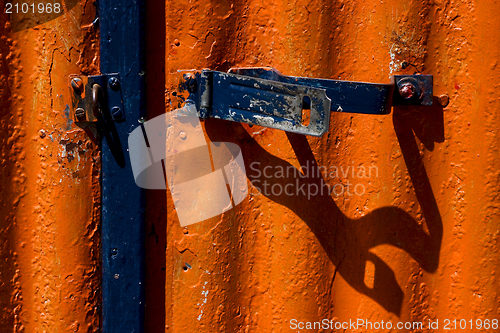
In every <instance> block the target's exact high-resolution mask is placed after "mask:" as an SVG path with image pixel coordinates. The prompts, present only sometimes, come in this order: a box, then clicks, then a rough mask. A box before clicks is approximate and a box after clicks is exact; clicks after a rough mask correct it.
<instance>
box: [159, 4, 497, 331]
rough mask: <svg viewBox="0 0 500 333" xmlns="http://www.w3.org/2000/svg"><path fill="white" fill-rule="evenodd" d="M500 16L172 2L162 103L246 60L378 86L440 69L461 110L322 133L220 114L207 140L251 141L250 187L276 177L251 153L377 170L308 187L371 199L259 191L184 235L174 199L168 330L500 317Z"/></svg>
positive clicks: (443, 9)
mask: <svg viewBox="0 0 500 333" xmlns="http://www.w3.org/2000/svg"><path fill="white" fill-rule="evenodd" d="M499 11H500V4H498V3H493V2H477V1H456V0H450V1H433V2H425V1H405V2H401V1H395V0H392V1H385V2H381V1H371V0H369V1H354V0H343V1H335V2H329V1H302V0H299V1H290V2H286V1H275V0H269V1H260V0H256V1H235V2H234V3H226V2H213V1H196V2H189V3H188V4H187V3H186V2H184V1H180V0H173V1H167V2H166V51H165V52H166V66H167V67H166V74H165V80H166V89H167V97H166V102H167V110H170V109H171V108H172V107H171V106H170V105H169V103H170V98H171V95H170V93H172V91H174V90H175V79H174V78H175V77H176V75H175V73H176V71H177V70H179V69H191V68H197V69H201V68H209V69H213V70H221V71H226V70H227V69H229V68H230V67H236V66H271V67H275V68H277V69H278V70H279V71H280V72H281V73H283V74H285V75H297V76H309V77H322V78H332V79H344V80H356V81H368V82H370V81H371V82H384V81H385V82H389V78H390V76H391V75H392V74H396V73H406V74H412V73H414V72H420V73H424V74H433V75H434V85H435V86H434V91H435V94H436V95H437V96H439V95H441V94H447V95H448V96H449V105H448V106H447V107H446V108H444V109H443V108H441V107H439V104H438V103H437V100H435V105H436V106H434V107H432V108H426V109H425V108H421V109H409V108H408V109H405V108H397V109H394V110H393V114H392V115H390V116H367V115H349V114H333V115H332V117H331V119H330V132H329V133H327V134H326V135H325V136H323V137H322V138H311V137H304V136H300V135H290V134H286V133H284V132H281V131H278V130H269V129H265V128H260V127H256V126H254V127H252V128H250V127H248V126H247V125H239V124H235V123H230V122H225V121H220V120H207V121H206V122H205V130H206V135H207V138H209V139H210V140H212V141H229V142H234V143H237V144H238V145H239V146H240V147H241V149H242V151H243V157H244V159H245V162H246V166H247V173H248V176H249V180H252V179H254V180H255V179H257V180H261V181H263V180H264V177H263V176H261V177H258V171H253V170H252V169H250V164H251V163H252V162H259V163H261V165H260V167H258V168H256V169H259V171H262V169H263V167H264V166H270V167H271V168H272V169H270V170H275V169H276V168H277V167H283V168H286V167H290V166H294V167H296V168H300V166H306V165H309V168H310V170H311V169H312V168H313V167H311V166H337V167H339V168H341V167H343V168H344V171H345V170H346V169H347V167H351V168H356V170H357V168H358V167H360V166H364V167H366V168H368V167H370V166H374V167H376V169H374V170H377V174H373V175H372V176H371V177H358V175H357V174H354V175H353V174H352V173H350V172H346V173H345V174H340V175H333V176H326V177H325V176H322V177H317V175H314V174H313V175H311V174H309V175H308V176H306V177H304V178H302V179H300V182H301V184H306V186H307V185H311V186H312V185H314V184H316V185H320V184H322V183H323V182H324V183H327V184H330V185H331V186H333V185H335V184H337V183H342V184H347V182H348V181H349V182H350V183H351V184H353V186H354V184H361V185H360V186H363V188H364V189H365V191H364V193H363V194H362V195H348V194H346V193H344V194H340V195H316V196H314V197H312V198H307V197H306V196H304V195H302V194H300V195H293V196H286V195H274V194H273V193H270V194H268V195H265V194H263V193H262V194H260V193H258V191H256V189H255V188H252V191H251V192H252V193H253V194H251V195H249V196H248V197H247V199H246V200H245V201H244V202H243V203H241V204H240V205H239V206H237V207H236V208H235V209H232V210H230V211H228V212H226V213H224V214H223V215H221V216H219V217H216V218H213V219H210V220H207V221H205V222H202V223H198V224H195V225H192V226H188V227H187V228H181V227H180V225H179V222H178V220H177V215H176V212H175V208H174V203H173V202H172V199H171V197H170V194H167V221H168V222H167V223H168V224H167V251H166V278H165V279H166V283H165V289H166V290H165V304H166V305H165V331H168V332H170V331H172V332H216V331H222V332H234V331H238V332H289V331H296V330H292V329H291V328H290V320H292V319H296V320H298V321H303V322H307V321H319V320H321V319H323V318H328V319H337V320H339V321H349V319H352V320H355V319H357V318H363V319H367V320H371V321H373V322H374V321H381V320H384V321H385V322H387V321H392V322H393V323H397V322H399V321H402V322H404V321H424V322H427V321H428V320H439V321H440V328H439V330H434V331H442V330H443V328H444V320H446V319H450V320H453V319H457V320H460V319H465V320H467V321H469V320H471V319H472V320H473V321H475V320H477V319H483V320H484V319H490V320H492V319H500V318H499V317H500V296H499V287H500V285H499V284H500V283H499V279H498V275H499V274H500V263H499V259H498V251H499V236H500V231H499V226H500V216H499V215H500V201H499V196H498V193H499V192H500V178H499V170H500V168H499V167H500V154H499V151H498V145H499V132H498V128H499V124H500V118H499V113H498V110H499V107H500V99H499V94H498V91H499V83H498V81H497V80H498V79H499V67H498V66H499V64H498V59H500V46H499V44H498V43H495V42H492V41H495V40H497V39H498V37H499V31H500V20H499V19H498V13H499ZM403 68H404V69H403ZM268 181H269V182H270V184H271V185H273V184H280V185H286V184H288V183H290V182H295V181H296V179H295V177H270V179H268ZM271 185H270V186H271ZM360 188H361V187H358V191H360ZM352 191H353V189H351V192H352ZM338 192H340V191H338ZM259 194H260V195H259ZM156 258H157V257H156ZM156 260H158V258H157V259H156ZM186 263H187V264H189V266H187V265H186ZM159 265H160V264H159ZM158 315H160V314H158ZM325 331H328V330H325ZM338 331H342V330H338ZM347 331H357V332H365V331H367V332H370V330H366V329H359V330H349V329H348V330H347ZM371 331H375V330H371ZM394 331H398V330H394ZM400 331H403V330H400ZM414 331H425V332H430V331H432V330H429V329H423V330H414ZM483 331H490V332H493V331H496V330H494V329H493V328H492V327H490V329H487V330H484V329H483ZM151 332H153V331H151Z"/></svg>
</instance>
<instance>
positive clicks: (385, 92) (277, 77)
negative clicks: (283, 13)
mask: <svg viewBox="0 0 500 333" xmlns="http://www.w3.org/2000/svg"><path fill="white" fill-rule="evenodd" d="M230 73H234V74H238V75H246V76H252V77H256V78H262V79H267V80H273V81H277V82H283V83H288V84H296V85H304V86H309V87H314V88H318V89H325V91H326V95H327V96H328V98H330V100H331V101H332V103H331V104H332V105H331V111H338V112H347V113H362V114H389V113H391V103H392V96H393V92H394V84H393V83H391V84H379V83H368V82H354V81H341V80H327V79H317V78H307V77H296V76H285V75H281V74H280V73H279V72H278V71H276V70H275V69H273V68H266V67H256V68H236V69H232V70H230Z"/></svg>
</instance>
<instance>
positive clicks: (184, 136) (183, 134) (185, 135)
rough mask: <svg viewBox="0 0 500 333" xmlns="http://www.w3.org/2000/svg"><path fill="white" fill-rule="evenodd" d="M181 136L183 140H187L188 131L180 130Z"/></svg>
mask: <svg viewBox="0 0 500 333" xmlns="http://www.w3.org/2000/svg"><path fill="white" fill-rule="evenodd" d="M179 136H180V138H181V139H182V140H186V138H187V133H186V132H184V131H182V132H180V133H179Z"/></svg>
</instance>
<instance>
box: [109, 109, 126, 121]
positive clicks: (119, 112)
mask: <svg viewBox="0 0 500 333" xmlns="http://www.w3.org/2000/svg"><path fill="white" fill-rule="evenodd" d="M111 115H112V116H113V119H116V120H122V119H123V112H122V109H121V108H120V107H119V106H113V107H112V108H111Z"/></svg>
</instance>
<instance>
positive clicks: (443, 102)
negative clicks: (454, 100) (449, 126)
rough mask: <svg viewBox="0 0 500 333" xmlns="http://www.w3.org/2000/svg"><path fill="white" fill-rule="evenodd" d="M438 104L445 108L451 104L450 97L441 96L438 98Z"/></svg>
mask: <svg viewBox="0 0 500 333" xmlns="http://www.w3.org/2000/svg"><path fill="white" fill-rule="evenodd" d="M438 102H439V104H440V105H441V106H442V107H443V108H445V107H447V106H448V104H449V103H450V97H448V95H446V94H444V95H441V96H439V97H438Z"/></svg>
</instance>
